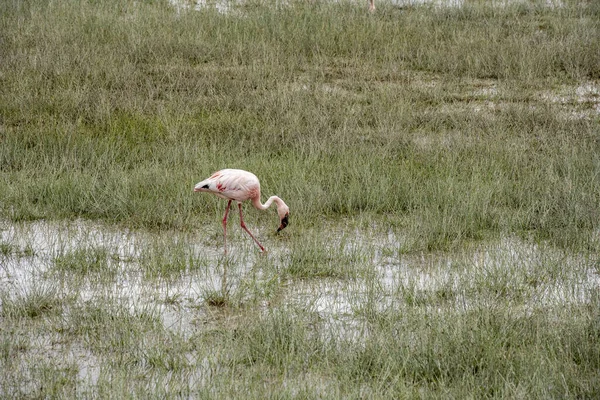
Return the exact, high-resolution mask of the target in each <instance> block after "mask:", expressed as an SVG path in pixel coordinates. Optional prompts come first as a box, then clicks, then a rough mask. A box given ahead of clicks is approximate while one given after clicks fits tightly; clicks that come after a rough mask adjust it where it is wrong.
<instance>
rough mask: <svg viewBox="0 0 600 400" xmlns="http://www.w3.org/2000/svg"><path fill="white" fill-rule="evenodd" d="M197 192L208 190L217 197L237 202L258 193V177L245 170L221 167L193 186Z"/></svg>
mask: <svg viewBox="0 0 600 400" xmlns="http://www.w3.org/2000/svg"><path fill="white" fill-rule="evenodd" d="M194 191H197V192H210V193H213V194H215V195H217V196H219V197H222V198H224V199H229V200H236V201H238V202H241V201H244V200H248V199H250V198H254V197H255V196H256V195H257V194H258V195H260V183H259V181H258V178H257V177H256V176H255V175H254V174H252V173H250V172H247V171H243V170H239V169H223V170H221V171H217V172H215V173H214V174H212V175H211V177H210V178H208V179H205V180H203V181H202V182H199V183H198V184H196V186H195V187H194Z"/></svg>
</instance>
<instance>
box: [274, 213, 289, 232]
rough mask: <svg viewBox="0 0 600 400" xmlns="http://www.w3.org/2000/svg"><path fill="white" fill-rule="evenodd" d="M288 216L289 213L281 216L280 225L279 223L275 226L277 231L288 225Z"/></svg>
mask: <svg viewBox="0 0 600 400" xmlns="http://www.w3.org/2000/svg"><path fill="white" fill-rule="evenodd" d="M289 216H290V214H285V217H283V219H282V220H281V225H279V228H277V232H279V231H281V230H283V229H284V228H285V227H286V226H288V224H289V223H290V222H289Z"/></svg>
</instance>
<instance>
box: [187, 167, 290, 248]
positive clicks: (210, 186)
mask: <svg viewBox="0 0 600 400" xmlns="http://www.w3.org/2000/svg"><path fill="white" fill-rule="evenodd" d="M194 192H208V193H212V194H214V195H217V196H219V197H221V198H223V199H225V200H228V202H227V208H226V209H225V216H224V217H223V243H224V249H225V254H227V215H228V214H229V209H230V208H231V202H232V201H236V202H237V204H238V208H239V210H240V225H241V227H242V229H244V230H245V231H246V232H247V233H248V235H250V237H251V238H252V239H253V240H254V242H255V243H256V244H257V245H258V247H260V250H261V251H262V252H263V253H264V252H265V248H264V247H263V245H262V244H261V243H260V242H259V241H258V240H257V239H256V238H255V237H254V235H253V234H252V233H251V232H250V231H249V230H248V228H247V227H246V224H245V223H244V217H243V216H242V202H243V201H246V200H250V201H251V203H252V205H253V206H254V207H255V208H258V209H259V210H266V209H267V208H269V207H270V206H271V204H272V203H275V205H276V206H277V215H278V216H279V221H280V224H279V227H278V228H277V232H279V231H281V230H282V229H284V228H285V227H286V226H288V224H289V216H290V208H289V207H288V206H287V205H286V204H285V202H284V201H283V200H281V199H280V198H279V197H277V196H271V197H269V199H268V200H267V201H266V202H265V204H261V202H260V182H259V180H258V178H257V177H256V175H254V174H253V173H252V172H248V171H244V170H242V169H230V168H227V169H222V170H220V171H217V172H215V173H213V174H212V175H211V176H210V178H207V179H205V180H203V181H202V182H198V183H197V184H196V185H195V186H194Z"/></svg>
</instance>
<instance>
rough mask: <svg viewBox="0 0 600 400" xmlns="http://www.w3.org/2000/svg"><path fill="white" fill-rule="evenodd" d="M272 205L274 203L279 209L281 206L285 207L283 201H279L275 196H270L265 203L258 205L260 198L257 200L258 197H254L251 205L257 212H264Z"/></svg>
mask: <svg viewBox="0 0 600 400" xmlns="http://www.w3.org/2000/svg"><path fill="white" fill-rule="evenodd" d="M272 203H275V205H276V206H277V208H279V207H281V206H282V205H285V203H284V202H283V200H281V199H280V198H279V197H277V196H271V197H269V199H268V200H267V201H266V202H265V204H261V203H260V198H258V197H255V198H254V199H252V205H253V206H254V207H255V208H258V209H259V210H266V209H267V208H269V207H271V204H272Z"/></svg>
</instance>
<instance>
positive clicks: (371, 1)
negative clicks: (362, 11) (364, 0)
mask: <svg viewBox="0 0 600 400" xmlns="http://www.w3.org/2000/svg"><path fill="white" fill-rule="evenodd" d="M369 11H371V12H373V11H375V0H369Z"/></svg>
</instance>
